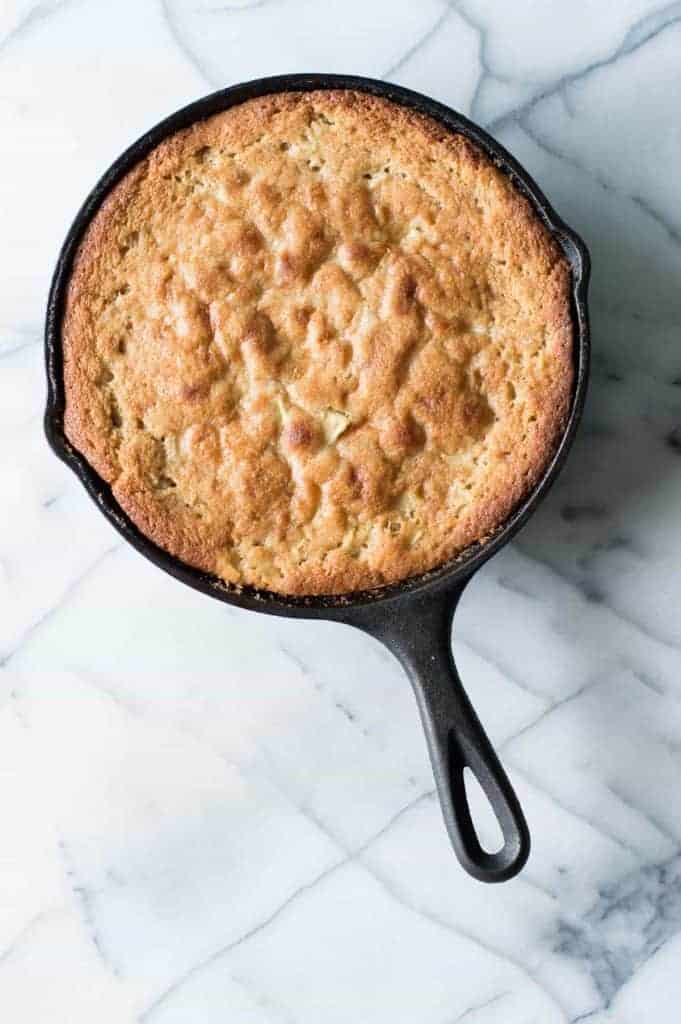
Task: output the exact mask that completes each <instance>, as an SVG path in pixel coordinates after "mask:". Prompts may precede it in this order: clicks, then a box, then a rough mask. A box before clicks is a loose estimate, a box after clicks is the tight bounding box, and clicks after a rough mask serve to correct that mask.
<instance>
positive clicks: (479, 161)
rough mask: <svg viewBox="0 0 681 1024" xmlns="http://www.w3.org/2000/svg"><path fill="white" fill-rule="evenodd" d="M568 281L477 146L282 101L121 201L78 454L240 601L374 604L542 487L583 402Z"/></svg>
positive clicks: (84, 265)
mask: <svg viewBox="0 0 681 1024" xmlns="http://www.w3.org/2000/svg"><path fill="white" fill-rule="evenodd" d="M572 344H573V343H572V321H571V312H570V273H569V267H568V264H567V262H566V259H565V257H564V255H563V253H562V251H561V249H560V248H559V246H558V245H557V243H556V242H555V241H554V240H553V239H552V237H551V236H550V234H549V232H548V231H547V229H546V228H545V227H544V225H543V223H542V222H541V221H540V220H539V218H538V217H537V215H536V213H535V212H534V211H533V209H532V208H531V206H530V204H529V203H528V202H527V200H526V199H525V198H523V197H522V196H521V195H520V193H519V192H518V191H517V190H516V189H515V187H514V186H513V185H512V183H511V182H510V180H509V178H508V177H507V176H506V175H505V174H503V173H502V172H501V171H499V170H498V169H497V168H496V167H495V166H494V164H493V163H492V162H491V161H490V159H489V158H488V157H487V156H486V155H485V154H484V153H483V152H482V151H481V150H480V149H478V148H477V147H475V146H474V145H473V144H471V143H470V142H469V141H467V140H466V139H465V138H463V137H462V136H460V135H457V134H452V133H450V132H448V131H447V130H446V129H445V128H443V127H442V126H441V125H440V124H438V123H437V122H435V121H434V120H431V119H429V118H427V117H424V116H422V115H420V114H418V113H416V112H413V111H411V110H409V109H407V108H405V107H402V106H400V105H397V104H395V103H392V102H389V101H387V100H384V99H379V98H376V97H373V96H369V95H367V94H364V93H360V92H350V91H344V90H339V91H319V92H313V93H287V94H276V95H272V96H267V97H265V98H261V99H257V100H253V101H249V102H247V103H244V104H242V105H240V106H237V107H233V108H232V109H230V110H227V111H225V112H223V113H221V114H218V115H217V116H215V117H211V118H210V119H208V120H205V121H202V122H198V123H196V124H194V125H193V126H192V127H190V128H189V129H187V130H185V131H182V132H179V133H178V134H176V135H174V136H172V137H170V138H168V139H167V140H166V141H164V142H163V143H162V144H161V145H159V146H158V148H156V149H155V150H154V151H153V152H152V153H151V154H150V155H149V156H148V157H147V158H146V159H145V160H143V161H142V162H141V163H139V164H138V165H137V166H136V167H135V168H134V169H133V170H132V171H131V172H130V173H129V174H128V175H127V176H126V177H125V178H124V179H123V180H122V181H121V182H120V183H119V184H118V185H117V186H116V187H115V188H114V189H113V190H112V191H111V193H110V194H109V196H108V197H107V199H106V200H105V202H104V203H103V204H102V206H101V208H100V209H99V211H98V213H97V214H96V216H95V217H94V219H93V220H92V222H91V224H90V226H89V228H88V230H87V232H86V233H85V236H84V238H83V241H82V243H81V245H80V248H79V251H78V254H77V257H76V260H75V263H74V267H73V271H72V274H71V279H70V283H69V287H68V296H67V303H66V311H65V316H64V321H63V346H64V365H65V371H64V372H65V388H66V410H65V429H66V433H67V436H68V438H69V440H70V442H71V443H72V444H73V445H74V447H75V448H77V449H79V450H80V452H81V453H82V454H83V455H84V456H85V458H86V459H87V460H88V462H89V463H90V464H91V465H92V466H93V467H94V469H95V470H96V472H97V473H98V474H99V475H100V476H101V477H102V478H103V479H104V480H106V481H108V483H109V484H110V485H111V488H112V490H113V493H114V495H115V497H116V499H117V501H118V502H119V504H120V505H121V507H122V508H123V509H124V510H125V512H126V513H127V514H128V515H129V516H130V518H131V519H132V520H133V521H134V522H135V523H136V525H137V526H138V527H139V529H140V530H141V531H142V532H143V533H144V534H146V535H147V536H148V537H150V538H151V539H152V540H153V541H155V542H156V544H158V545H160V546H161V547H162V548H165V549H166V550H167V551H169V552H171V553H172V554H173V555H176V556H177V557H178V558H180V559H182V560H184V561H185V562H187V563H189V564H190V565H193V566H197V567H199V568H201V569H204V570H207V571H208V572H210V573H214V574H215V575H217V576H219V577H221V578H222V579H223V580H225V581H227V582H228V583H230V584H235V585H246V584H249V585H253V586H255V587H259V588H265V589H268V590H272V591H277V592H279V593H284V594H321V593H326V594H331V593H343V592H348V591H354V590H359V589H365V588H371V587H376V586H380V585H383V584H386V583H391V582H395V581H398V580H401V579H404V578H405V577H408V576H412V575H414V574H417V573H422V572H424V571H425V570H428V569H432V568H433V567H435V566H437V565H440V564H442V563H443V562H445V561H447V560H449V559H451V558H453V557H454V556H456V555H457V554H458V553H459V552H461V551H462V550H463V549H465V548H466V547H468V546H469V545H470V544H471V543H473V542H474V541H478V540H481V539H484V538H485V537H487V536H488V535H489V534H490V533H491V532H492V531H493V530H494V529H495V527H497V526H499V525H500V524H501V523H502V522H503V521H504V520H505V519H506V518H507V517H508V515H509V513H510V512H511V511H512V510H513V508H514V506H516V505H517V504H518V502H519V501H520V500H521V499H522V497H523V496H524V495H525V494H526V493H527V492H528V490H529V489H530V488H531V487H532V486H533V485H534V484H535V482H536V481H537V479H538V477H539V476H540V474H541V472H542V470H543V468H544V467H545V465H546V463H547V460H548V459H549V458H550V457H551V455H552V454H553V452H554V450H555V447H556V445H557V442H558V440H559V438H560V435H561V431H562V429H563V426H564V423H565V419H566V415H567V411H568V406H569V402H570V397H571V390H572V378H573V370H572Z"/></svg>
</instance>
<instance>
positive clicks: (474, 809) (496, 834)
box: [463, 767, 504, 853]
mask: <svg viewBox="0 0 681 1024" xmlns="http://www.w3.org/2000/svg"><path fill="white" fill-rule="evenodd" d="M463 784H464V788H465V790H466V800H467V801H468V807H469V809H470V813H471V818H472V819H473V823H474V825H475V831H476V833H477V836H478V842H479V843H480V845H481V847H482V848H483V850H484V851H485V853H498V852H499V850H501V849H502V848H503V846H504V836H503V834H502V831H501V826H500V825H499V822H498V820H497V816H496V814H495V813H494V811H493V810H492V805H491V803H490V802H489V800H488V799H487V796H486V794H485V791H484V790H483V788H482V786H481V785H480V783H479V782H478V780H477V778H476V775H475V772H473V771H472V770H471V769H470V768H468V767H466V768H464V770H463Z"/></svg>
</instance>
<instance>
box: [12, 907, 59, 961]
mask: <svg viewBox="0 0 681 1024" xmlns="http://www.w3.org/2000/svg"><path fill="white" fill-rule="evenodd" d="M58 913H63V910H62V909H59V908H56V907H53V908H50V909H48V910H39V911H38V913H37V914H34V915H33V917H31V918H30V919H29V920H28V921H27V922H26V924H25V925H24V926H23V927H22V928H21V929H20V930H19V931H18V932H17V934H16V935H15V936H14V938H13V939H11V941H10V942H9V945H7V946H5V948H4V949H3V950H0V965H2V964H3V963H5V962H6V961H7V960H9V959H10V958H11V957H12V956H14V954H15V953H16V952H17V950H18V949H20V948H21V946H23V945H24V943H25V942H26V941H27V940H29V939H30V937H31V936H32V934H33V932H34V931H35V929H36V928H37V927H39V925H41V924H42V923H43V921H47V920H49V918H51V917H53V916H54V915H55V914H58Z"/></svg>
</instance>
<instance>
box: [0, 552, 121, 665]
mask: <svg viewBox="0 0 681 1024" xmlns="http://www.w3.org/2000/svg"><path fill="white" fill-rule="evenodd" d="M120 547H122V542H121V543H118V544H113V545H112V546H111V547H108V548H106V550H105V551H103V552H102V554H101V555H98V557H97V558H95V560H94V561H93V562H91V563H90V564H89V565H88V566H87V568H86V569H84V570H83V571H82V572H81V573H80V574H79V575H78V576H77V577H76V578H75V579H73V580H71V581H70V583H69V584H68V586H67V587H66V589H65V590H64V592H63V593H62V594H61V595H60V597H59V600H58V601H56V602H55V603H54V604H53V605H51V606H50V607H49V608H48V609H47V610H46V611H44V612H43V613H42V614H41V615H40V616H39V617H38V618H37V619H36V620H35V621H34V622H32V623H31V625H30V626H29V627H28V628H27V629H26V630H24V632H23V633H22V634H21V636H20V637H19V639H18V640H17V641H16V642H15V643H14V644H12V646H11V647H9V648H8V649H7V650H5V651H2V652H0V668H4V667H5V666H6V665H8V664H9V662H10V661H11V660H12V658H14V657H15V655H16V654H18V652H19V651H20V650H21V649H22V648H23V647H24V646H25V645H26V644H27V643H29V641H30V640H31V638H32V637H33V636H34V635H35V634H36V632H37V631H38V630H39V629H41V628H42V627H43V626H44V625H46V624H47V623H48V622H50V621H51V619H53V618H54V616H55V615H57V614H58V612H60V611H61V609H62V608H63V606H64V605H65V604H66V603H67V602H68V601H69V600H70V598H71V597H73V595H74V594H75V593H76V592H77V591H78V589H79V588H80V587H81V585H82V584H83V583H84V582H85V580H87V579H88V578H89V577H90V576H91V575H92V574H93V573H94V572H96V570H97V569H98V568H99V566H100V565H101V564H102V562H104V561H105V560H106V559H107V558H108V557H109V556H110V555H112V554H113V553H114V551H118V549H119V548H120Z"/></svg>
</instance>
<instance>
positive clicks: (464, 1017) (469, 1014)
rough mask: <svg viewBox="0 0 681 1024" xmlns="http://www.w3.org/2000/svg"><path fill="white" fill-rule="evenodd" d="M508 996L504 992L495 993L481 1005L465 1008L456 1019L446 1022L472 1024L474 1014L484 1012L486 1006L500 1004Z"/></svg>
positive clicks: (507, 993)
mask: <svg viewBox="0 0 681 1024" xmlns="http://www.w3.org/2000/svg"><path fill="white" fill-rule="evenodd" d="M509 995H510V992H508V991H507V990H505V991H504V992H497V993H496V995H493V996H490V998H489V999H484V1000H483V1001H482V1002H481V1003H473V1004H472V1005H471V1006H468V1007H466V1009H465V1010H464V1011H463V1013H460V1014H459V1015H458V1017H454V1019H453V1020H452V1021H451V1022H448V1024H465V1022H466V1021H469V1022H470V1024H474V1021H475V1014H477V1013H480V1011H481V1010H486V1009H487V1007H488V1006H494V1005H495V1004H496V1003H500V1002H501V1000H502V999H507V998H508V996H509Z"/></svg>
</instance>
